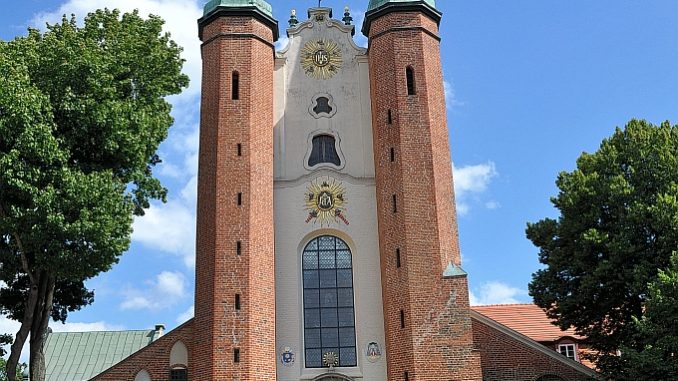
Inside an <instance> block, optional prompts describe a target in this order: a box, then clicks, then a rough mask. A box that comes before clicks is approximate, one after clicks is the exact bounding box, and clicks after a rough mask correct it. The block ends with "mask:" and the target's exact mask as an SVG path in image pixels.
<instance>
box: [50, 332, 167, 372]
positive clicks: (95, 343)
mask: <svg viewBox="0 0 678 381" xmlns="http://www.w3.org/2000/svg"><path fill="white" fill-rule="evenodd" d="M154 333H155V331H154V330H152V329H151V330H146V331H119V332H110V331H106V332H52V333H50V334H49V336H47V342H46V343H45V365H46V368H47V369H46V372H45V373H46V374H45V376H46V377H45V381H86V380H89V379H91V378H92V377H94V376H96V375H98V374H99V373H101V372H103V371H104V370H106V369H108V368H110V367H111V366H113V365H115V364H117V363H118V362H120V361H121V360H123V359H124V358H126V357H128V356H129V355H131V354H133V353H134V352H136V351H138V350H139V349H141V348H143V347H145V346H147V345H148V344H150V343H151V342H153V335H154Z"/></svg>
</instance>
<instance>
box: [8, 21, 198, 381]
mask: <svg viewBox="0 0 678 381" xmlns="http://www.w3.org/2000/svg"><path fill="white" fill-rule="evenodd" d="M162 24H163V21H162V20H161V19H160V18H158V17H156V16H150V17H149V18H148V19H143V18H141V17H140V16H139V15H138V13H137V12H134V13H127V14H122V15H121V14H120V12H119V11H117V10H116V11H109V10H103V11H101V10H100V11H97V12H94V13H91V14H89V15H88V16H87V17H86V18H85V20H84V24H83V25H82V26H80V27H79V26H78V25H77V24H76V20H75V17H74V16H73V17H72V18H71V19H70V20H69V19H67V18H66V17H64V19H63V20H62V22H61V23H58V24H55V25H48V27H47V30H46V31H45V32H44V33H41V32H39V31H37V30H29V33H28V36H26V37H20V38H16V39H14V40H12V41H9V42H0V264H1V266H0V280H2V281H4V282H5V284H6V285H7V286H6V287H4V288H3V290H2V292H0V308H1V309H2V312H3V313H4V314H6V315H8V316H9V317H10V318H13V319H16V320H19V321H20V322H21V328H20V330H19V331H18V332H17V334H16V337H15V339H14V343H13V344H12V346H11V353H10V356H9V359H8V360H7V375H8V377H9V379H10V380H12V381H14V379H15V376H14V375H15V374H16V370H17V364H18V360H19V355H20V353H21V349H22V348H23V346H24V344H25V342H26V340H27V339H29V338H30V343H31V345H30V372H31V374H30V379H31V380H33V381H42V380H43V379H44V372H45V360H44V354H43V346H44V340H45V333H46V330H47V327H48V323H49V319H50V317H51V318H54V319H56V320H62V321H63V320H65V319H66V316H67V313H68V311H73V310H75V309H78V308H80V307H82V306H83V305H86V304H89V303H90V302H91V300H92V297H93V294H92V293H91V292H90V291H89V290H87V289H86V288H85V286H84V281H85V280H87V279H89V278H91V277H93V276H95V275H97V274H99V273H100V272H102V271H106V270H108V269H110V268H111V266H112V265H113V264H115V263H116V262H117V261H118V258H119V256H120V255H121V254H122V253H123V252H124V251H125V250H127V248H128V246H129V243H130V234H131V224H132V219H133V216H134V215H142V214H143V210H144V208H147V207H148V206H149V201H150V200H151V199H160V200H163V201H164V200H165V196H166V190H165V189H164V188H163V187H162V185H161V184H160V182H159V180H158V179H156V178H155V177H154V176H153V173H152V168H153V166H154V165H155V164H157V163H158V162H159V161H160V160H159V158H158V156H157V155H156V150H157V147H158V145H159V144H160V142H161V141H162V140H164V139H165V137H166V135H167V131H168V128H169V126H170V125H171V124H172V122H173V120H172V118H171V116H170V109H171V106H170V104H169V103H168V102H167V101H166V100H165V97H166V96H168V95H171V94H177V93H179V92H180V91H181V88H183V87H185V86H187V84H188V78H187V77H186V76H185V75H183V74H181V67H182V65H183V60H182V59H181V58H180V52H181V49H180V48H179V47H178V46H177V45H176V44H175V43H174V42H173V41H172V40H171V39H170V38H169V35H168V34H164V33H162Z"/></svg>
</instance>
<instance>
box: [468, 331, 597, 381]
mask: <svg viewBox="0 0 678 381" xmlns="http://www.w3.org/2000/svg"><path fill="white" fill-rule="evenodd" d="M473 340H474V342H475V345H476V347H477V348H478V349H479V350H480V353H481V357H480V358H481V364H482V368H483V380H485V381H506V380H515V381H534V380H536V379H538V378H539V377H542V376H546V375H555V376H558V377H561V378H562V379H564V380H566V381H584V380H589V379H590V378H589V377H588V376H587V375H585V374H583V373H581V372H579V371H577V370H576V369H575V368H573V367H571V366H567V365H566V364H564V363H563V362H561V361H557V360H555V359H553V358H552V357H550V356H547V355H546V354H544V353H541V352H539V351H537V350H535V349H534V348H531V347H529V346H527V345H525V344H524V343H522V342H520V341H518V340H516V339H514V338H512V337H510V336H508V335H506V334H504V333H503V332H501V331H498V330H496V329H494V328H492V327H489V326H487V325H486V324H483V323H482V322H480V321H477V320H475V319H474V320H473ZM549 350H550V349H549ZM566 360H567V359H566ZM567 361H573V360H567ZM573 362H574V361H573Z"/></svg>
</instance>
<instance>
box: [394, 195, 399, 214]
mask: <svg viewBox="0 0 678 381" xmlns="http://www.w3.org/2000/svg"><path fill="white" fill-rule="evenodd" d="M393 213H398V200H397V198H396V195H393Z"/></svg>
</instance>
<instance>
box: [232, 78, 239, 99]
mask: <svg viewBox="0 0 678 381" xmlns="http://www.w3.org/2000/svg"><path fill="white" fill-rule="evenodd" d="M231 99H233V100H238V99H240V73H238V72H237V71H234V72H233V74H232V75H231Z"/></svg>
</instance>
